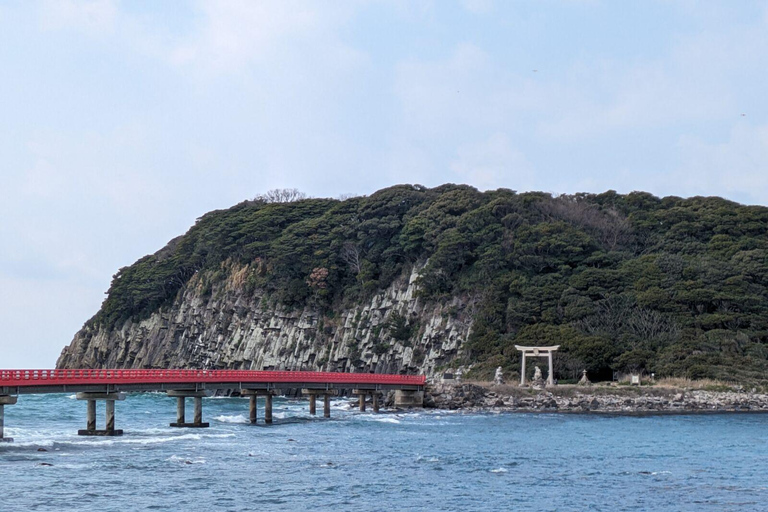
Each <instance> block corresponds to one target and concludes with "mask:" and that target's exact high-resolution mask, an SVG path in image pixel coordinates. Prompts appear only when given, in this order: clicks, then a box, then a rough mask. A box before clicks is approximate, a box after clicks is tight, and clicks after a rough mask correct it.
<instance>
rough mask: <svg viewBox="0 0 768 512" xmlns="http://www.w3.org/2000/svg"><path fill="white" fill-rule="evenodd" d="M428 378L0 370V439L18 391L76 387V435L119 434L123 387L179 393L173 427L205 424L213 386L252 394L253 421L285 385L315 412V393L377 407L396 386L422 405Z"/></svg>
mask: <svg viewBox="0 0 768 512" xmlns="http://www.w3.org/2000/svg"><path fill="white" fill-rule="evenodd" d="M425 384H426V378H425V377H424V376H421V375H387V374H373V373H333V372H298V371H254V370H121V369H114V370H0V441H4V440H5V441H8V440H9V438H5V437H3V426H4V406H5V405H12V404H15V403H16V401H17V400H18V395H24V394H37V393H65V392H70V393H71V392H76V393H77V398H78V400H87V401H88V408H87V428H86V429H84V430H80V431H78V433H79V434H80V435H105V436H111V435H121V434H122V433H123V431H122V430H117V429H115V401H116V400H118V401H119V400H124V399H125V393H126V392H137V391H163V392H165V393H167V394H168V396H170V397H175V398H176V399H177V405H176V407H177V410H176V412H177V417H176V422H174V423H171V426H172V427H207V426H208V423H203V421H202V409H203V407H202V399H203V398H204V397H207V396H211V395H212V394H214V393H217V392H223V393H228V394H239V395H241V396H248V397H250V421H251V423H252V424H256V423H257V417H256V412H257V400H258V397H259V396H264V397H265V401H266V402H265V407H264V420H265V423H266V424H271V423H272V397H273V396H274V395H277V394H283V393H285V392H288V391H289V390H291V391H293V392H294V394H301V395H308V396H309V412H310V414H315V409H316V407H315V404H316V399H317V396H318V395H321V396H322V397H323V399H324V416H325V417H326V418H328V417H330V397H331V396H333V395H336V394H339V393H340V392H341V393H349V394H353V395H358V400H359V406H360V410H361V411H365V407H366V397H367V396H371V401H372V405H373V410H374V412H378V411H379V395H380V393H381V392H382V391H388V390H395V391H396V396H395V406H407V407H412V406H418V407H420V406H421V402H422V399H423V389H424V385H425ZM188 397H191V398H193V399H194V406H195V411H194V420H193V421H192V422H189V423H188V422H187V421H186V418H185V399H186V398H188ZM97 400H103V401H105V402H106V427H105V428H104V429H103V430H97V429H96V401H97Z"/></svg>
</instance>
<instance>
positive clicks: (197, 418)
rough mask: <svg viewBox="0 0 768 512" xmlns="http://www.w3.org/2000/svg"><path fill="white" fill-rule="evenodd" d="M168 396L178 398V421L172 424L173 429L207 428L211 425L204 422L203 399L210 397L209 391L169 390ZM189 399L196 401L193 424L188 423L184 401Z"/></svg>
mask: <svg viewBox="0 0 768 512" xmlns="http://www.w3.org/2000/svg"><path fill="white" fill-rule="evenodd" d="M166 394H167V395H168V396H170V397H174V398H176V421H175V422H174V423H171V426H172V427H190V428H207V427H209V426H210V424H209V423H205V422H203V397H206V396H210V392H208V391H205V390H203V391H192V390H187V389H169V390H168V391H166ZM187 398H193V399H194V400H195V415H194V419H193V421H192V423H187V419H186V410H185V409H186V405H185V403H184V401H185V400H186V399H187Z"/></svg>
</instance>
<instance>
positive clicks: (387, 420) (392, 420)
mask: <svg viewBox="0 0 768 512" xmlns="http://www.w3.org/2000/svg"><path fill="white" fill-rule="evenodd" d="M367 419H368V420H369V421H378V422H379V423H400V420H398V419H397V418H390V417H387V416H371V417H369V418H367Z"/></svg>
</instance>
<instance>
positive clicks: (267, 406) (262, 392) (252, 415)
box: [240, 389, 275, 425]
mask: <svg viewBox="0 0 768 512" xmlns="http://www.w3.org/2000/svg"><path fill="white" fill-rule="evenodd" d="M274 394H275V390H274V389H243V390H242V391H240V395H242V396H247V397H250V402H249V415H248V416H249V420H250V422H251V425H255V424H256V420H257V417H256V415H257V407H258V398H259V397H260V396H263V397H264V423H265V424H267V425H271V424H272V396H273V395H274Z"/></svg>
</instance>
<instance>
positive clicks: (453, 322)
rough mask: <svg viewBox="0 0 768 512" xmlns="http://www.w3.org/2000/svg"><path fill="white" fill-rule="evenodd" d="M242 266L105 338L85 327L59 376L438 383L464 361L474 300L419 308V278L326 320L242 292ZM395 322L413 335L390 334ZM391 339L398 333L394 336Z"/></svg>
mask: <svg viewBox="0 0 768 512" xmlns="http://www.w3.org/2000/svg"><path fill="white" fill-rule="evenodd" d="M247 271H248V268H247V265H246V266H238V265H231V266H229V267H228V268H227V269H226V276H227V277H226V279H224V280H223V281H221V282H218V283H216V284H214V285H213V286H212V287H210V289H206V286H204V284H203V283H204V281H205V280H206V279H205V276H202V275H198V276H195V277H193V278H192V279H191V280H190V282H189V284H188V285H187V286H186V287H185V289H184V290H182V291H181V292H180V293H179V294H178V296H177V297H176V299H175V300H174V301H173V304H172V305H171V306H170V307H165V308H162V309H160V310H159V311H157V312H156V313H153V314H152V315H151V316H150V317H149V318H147V319H145V320H141V321H138V322H134V321H131V320H129V321H126V322H125V323H124V324H123V325H121V326H120V327H119V328H114V329H107V328H104V327H101V326H98V325H94V324H87V325H86V326H85V327H83V329H82V330H81V331H80V332H78V333H77V334H76V336H75V338H74V340H73V341H72V343H71V344H70V345H69V346H68V347H66V348H65V349H64V350H63V352H62V354H61V357H60V358H59V360H58V363H57V367H59V368H207V369H253V370H263V369H266V370H269V369H296V370H299V369H301V370H327V371H356V372H376V373H420V374H425V375H428V376H432V375H434V374H435V373H436V372H437V371H438V368H441V367H443V366H445V365H449V364H450V363H451V362H452V361H453V360H454V359H455V358H457V357H458V356H459V355H460V353H461V348H462V344H463V342H464V341H465V340H466V338H467V336H468V334H469V331H470V328H471V316H470V314H469V312H468V307H469V306H471V304H472V299H471V298H468V297H454V298H452V299H451V300H448V301H444V302H425V301H423V300H421V299H419V298H418V297H416V285H415V280H416V277H417V275H418V274H417V270H416V269H414V270H412V271H411V272H410V273H407V274H406V275H404V276H402V277H401V278H400V279H397V280H395V282H393V283H392V285H390V286H389V287H388V288H386V289H385V290H382V291H380V292H379V293H377V294H375V295H374V296H373V297H371V298H370V300H367V301H365V302H360V303H357V304H351V305H349V306H347V307H343V308H341V309H338V310H335V311H334V312H333V313H332V314H329V313H326V314H323V313H321V312H319V311H318V310H317V309H315V308H313V307H311V306H307V307H304V308H301V309H293V310H291V309H287V308H285V307H283V306H279V305H274V304H273V301H270V297H269V296H268V295H266V294H264V293H261V292H259V291H258V290H257V291H256V292H251V293H249V292H247V291H246V289H245V287H244V286H243V282H242V276H243V275H245V274H246V273H247ZM393 314H397V315H398V316H399V318H405V319H406V321H407V324H408V326H410V327H411V328H412V332H413V335H412V336H410V337H409V338H408V339H398V338H397V337H396V336H395V335H393V334H392V333H391V332H390V331H391V329H390V326H389V321H390V319H391V318H392V315H393ZM395 334H396V333H395Z"/></svg>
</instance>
